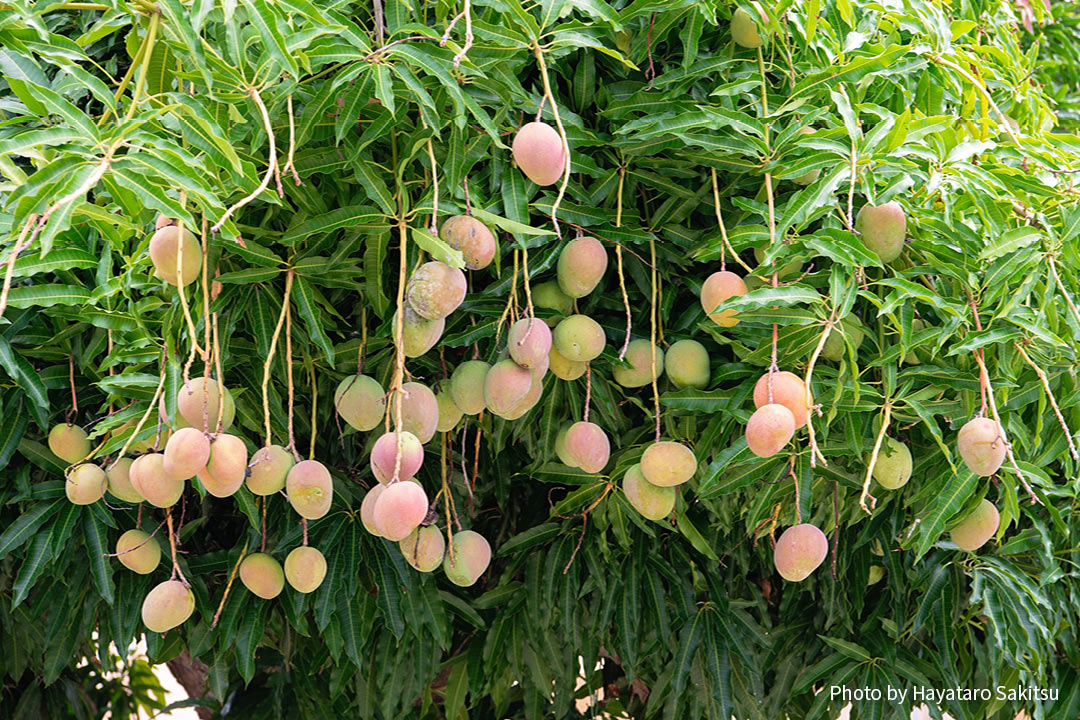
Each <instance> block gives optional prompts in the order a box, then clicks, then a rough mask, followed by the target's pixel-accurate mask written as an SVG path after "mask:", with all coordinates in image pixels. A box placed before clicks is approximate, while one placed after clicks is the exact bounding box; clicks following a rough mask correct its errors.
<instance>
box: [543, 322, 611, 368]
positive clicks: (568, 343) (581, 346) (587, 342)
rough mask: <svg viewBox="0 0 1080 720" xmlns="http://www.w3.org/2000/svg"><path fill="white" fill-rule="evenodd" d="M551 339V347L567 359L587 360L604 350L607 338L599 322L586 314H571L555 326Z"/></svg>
mask: <svg viewBox="0 0 1080 720" xmlns="http://www.w3.org/2000/svg"><path fill="white" fill-rule="evenodd" d="M551 341H552V347H554V348H555V349H556V350H558V351H559V354H560V355H562V356H563V357H564V358H566V359H567V360H573V361H574V362H589V361H590V360H593V359H595V358H597V357H599V355H600V353H602V352H604V344H605V343H606V342H607V338H606V337H605V336H604V328H602V327H600V323H598V322H596V321H595V320H593V319H592V318H591V317H589V316H588V315H571V316H569V317H565V318H563V319H562V320H560V321H559V324H558V325H556V326H555V330H554V331H552V334H551Z"/></svg>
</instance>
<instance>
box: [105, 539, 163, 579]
mask: <svg viewBox="0 0 1080 720" xmlns="http://www.w3.org/2000/svg"><path fill="white" fill-rule="evenodd" d="M116 559H117V560H119V561H120V564H121V565H123V566H124V567H126V568H127V569H128V570H131V571H132V572H136V573H138V574H139V575H149V574H150V573H152V572H154V570H155V569H156V568H157V566H158V564H159V563H160V562H161V545H159V544H158V541H157V539H156V538H154V537H151V536H150V534H149V533H146V532H143V531H142V530H128V531H127V532H125V533H124V534H123V535H121V536H120V538H119V539H118V540H117V541H116Z"/></svg>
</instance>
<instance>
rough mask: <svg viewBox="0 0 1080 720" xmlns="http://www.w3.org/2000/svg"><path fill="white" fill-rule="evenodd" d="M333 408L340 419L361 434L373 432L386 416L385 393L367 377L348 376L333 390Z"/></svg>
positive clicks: (375, 381) (373, 380)
mask: <svg viewBox="0 0 1080 720" xmlns="http://www.w3.org/2000/svg"><path fill="white" fill-rule="evenodd" d="M334 407H335V408H337V411H338V414H339V415H341V419H342V420H344V421H345V422H347V423H348V424H349V426H350V427H354V428H356V429H357V430H360V431H361V432H367V431H369V430H374V429H375V428H376V427H378V426H379V423H380V422H382V419H383V415H385V414H386V393H385V392H384V391H383V387H382V385H380V384H379V381H378V380H376V379H375V378H373V377H369V376H367V375H349V376H348V377H346V378H344V379H343V380H342V381H341V382H340V383H338V386H337V389H335V390H334Z"/></svg>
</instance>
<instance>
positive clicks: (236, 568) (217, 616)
mask: <svg viewBox="0 0 1080 720" xmlns="http://www.w3.org/2000/svg"><path fill="white" fill-rule="evenodd" d="M249 542H250V541H249V540H245V541H244V548H243V549H242V550H241V551H240V557H238V558H237V559H236V564H235V565H233V569H232V572H230V573H229V580H228V582H226V583H225V594H223V595H222V596H221V602H220V603H219V604H218V608H217V612H215V613H214V620H213V622H211V623H210V629H211V630H213V629H214V628H216V627H217V624H218V620H219V619H221V611H222V610H224V609H225V601H226V600H227V599H228V598H229V590H231V589H232V584H233V581H234V580H236V573H237V571H239V570H240V563H242V562H243V561H244V556H245V555H247V549H248V543H249Z"/></svg>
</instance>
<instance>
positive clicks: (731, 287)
mask: <svg viewBox="0 0 1080 720" xmlns="http://www.w3.org/2000/svg"><path fill="white" fill-rule="evenodd" d="M747 292H748V290H747V287H746V282H745V281H744V280H743V279H742V278H741V277H739V276H738V275H736V274H735V273H733V272H731V271H729V270H720V271H719V272H714V273H713V274H712V275H710V276H709V277H707V278H706V279H705V282H704V283H703V284H702V286H701V308H702V309H703V310H704V311H705V314H706V315H708V316H709V319H710V320H712V321H713V322H714V323H716V324H717V325H719V326H720V327H723V328H730V327H735V326H736V325H738V324H739V317H738V315H739V314H738V312H736V311H735V310H730V309H727V310H725V309H717V308H719V307H720V306H721V304H722V303H723V302H724V301H726V300H728V299H730V298H733V297H739V296H741V295H745V294H746V293H747Z"/></svg>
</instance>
